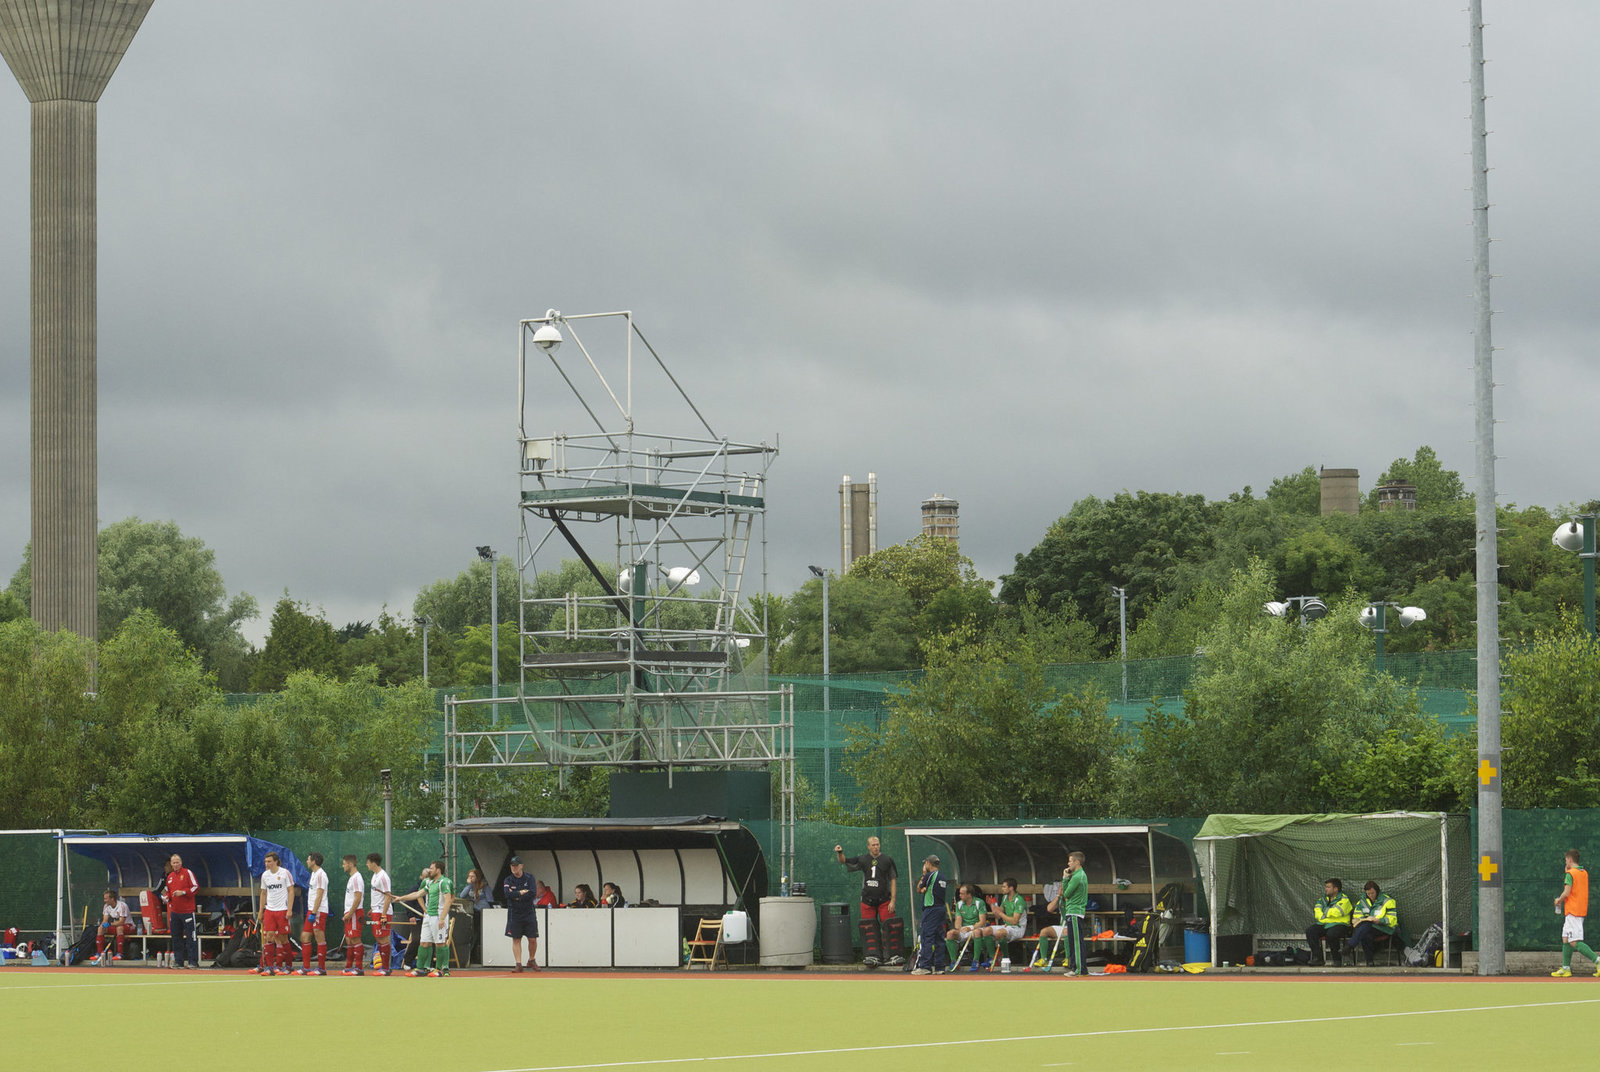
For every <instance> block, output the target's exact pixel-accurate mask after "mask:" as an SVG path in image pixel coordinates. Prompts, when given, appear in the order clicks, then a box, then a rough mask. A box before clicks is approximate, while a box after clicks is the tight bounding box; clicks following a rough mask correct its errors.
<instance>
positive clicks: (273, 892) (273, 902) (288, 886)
mask: <svg viewBox="0 0 1600 1072" xmlns="http://www.w3.org/2000/svg"><path fill="white" fill-rule="evenodd" d="M292 889H294V878H293V876H291V875H290V874H289V869H288V868H287V867H280V868H278V870H277V871H263V872H261V902H262V903H261V907H262V909H263V910H264V911H267V912H287V911H289V891H290V890H292Z"/></svg>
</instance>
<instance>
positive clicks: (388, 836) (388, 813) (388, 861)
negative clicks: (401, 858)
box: [378, 767, 394, 868]
mask: <svg viewBox="0 0 1600 1072" xmlns="http://www.w3.org/2000/svg"><path fill="white" fill-rule="evenodd" d="M391 773H392V772H391V771H390V770H389V768H388V767H385V768H384V769H383V770H381V771H379V772H378V777H379V778H382V779H383V866H384V867H388V868H392V867H394V848H393V846H392V844H391V842H392V840H393V838H392V834H393V831H394V786H393V785H392V784H390V780H389V775H390V774H391Z"/></svg>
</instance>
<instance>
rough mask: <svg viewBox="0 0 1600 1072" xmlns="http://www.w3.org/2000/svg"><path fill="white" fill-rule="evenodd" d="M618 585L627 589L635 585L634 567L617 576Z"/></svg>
mask: <svg viewBox="0 0 1600 1072" xmlns="http://www.w3.org/2000/svg"><path fill="white" fill-rule="evenodd" d="M617 583H618V584H620V585H621V586H622V587H624V588H626V587H628V585H630V584H632V583H633V567H632V566H629V567H627V568H626V569H624V570H623V571H622V572H621V573H619V574H617Z"/></svg>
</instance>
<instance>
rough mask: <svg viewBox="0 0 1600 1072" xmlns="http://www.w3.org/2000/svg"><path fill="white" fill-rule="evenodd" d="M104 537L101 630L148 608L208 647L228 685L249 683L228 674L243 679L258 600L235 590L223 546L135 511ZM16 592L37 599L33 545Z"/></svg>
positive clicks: (197, 646) (210, 660) (194, 643)
mask: <svg viewBox="0 0 1600 1072" xmlns="http://www.w3.org/2000/svg"><path fill="white" fill-rule="evenodd" d="M98 544H99V602H100V612H99V632H100V636H102V637H109V636H113V635H115V633H116V631H117V629H118V628H119V627H120V626H121V625H122V622H123V620H124V619H125V618H127V617H128V615H130V614H132V613H133V612H134V611H136V610H148V611H150V612H152V613H153V614H155V616H156V618H157V619H159V620H160V622H161V623H162V624H163V625H165V626H166V627H167V628H169V629H171V630H172V631H173V632H175V633H177V634H178V636H179V637H180V638H181V639H182V640H183V643H184V644H185V645H187V646H189V647H191V648H193V649H194V650H196V651H198V652H200V653H201V656H202V658H204V659H205V662H206V665H207V666H208V667H210V668H212V669H216V670H218V671H219V673H221V674H222V675H223V676H224V678H225V681H224V683H225V684H233V685H236V686H238V687H242V686H243V684H244V681H243V680H228V679H235V678H237V676H238V669H239V665H240V663H241V662H242V661H243V659H244V658H245V656H246V655H247V653H248V652H249V644H248V643H247V642H246V641H245V639H244V637H243V636H242V635H241V634H240V632H239V626H240V624H241V623H243V622H245V621H248V620H249V619H251V618H254V617H255V616H256V612H257V608H256V601H255V599H254V598H253V597H251V596H249V595H246V594H244V593H240V594H238V595H235V596H233V597H231V598H230V597H229V596H228V594H227V588H226V586H225V585H224V584H223V580H222V574H221V573H220V572H218V570H217V566H216V553H215V552H213V551H212V550H211V548H209V547H207V546H206V545H205V541H203V540H201V539H199V538H198V537H188V536H184V535H183V533H182V532H181V531H179V529H178V526H177V524H176V523H175V522H172V521H142V520H140V519H139V518H137V517H129V518H124V519H122V520H121V521H116V522H113V523H111V524H110V525H107V526H106V527H105V528H103V529H101V530H100V533H99V537H98ZM8 591H9V592H10V593H11V594H12V596H13V597H15V598H18V599H20V600H22V602H23V604H24V606H27V605H29V603H28V601H29V600H30V599H31V597H32V592H33V559H32V547H31V546H30V547H27V548H25V549H24V550H23V561H22V566H21V567H20V568H19V569H18V570H17V572H16V574H15V575H13V577H12V578H11V584H10V587H9V588H8Z"/></svg>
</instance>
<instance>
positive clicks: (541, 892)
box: [533, 878, 559, 908]
mask: <svg viewBox="0 0 1600 1072" xmlns="http://www.w3.org/2000/svg"><path fill="white" fill-rule="evenodd" d="M533 905H534V907H535V908H556V907H559V906H558V905H557V904H556V891H555V890H552V889H551V888H550V887H549V886H546V885H545V884H544V880H543V879H537V878H536V879H534V880H533Z"/></svg>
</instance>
